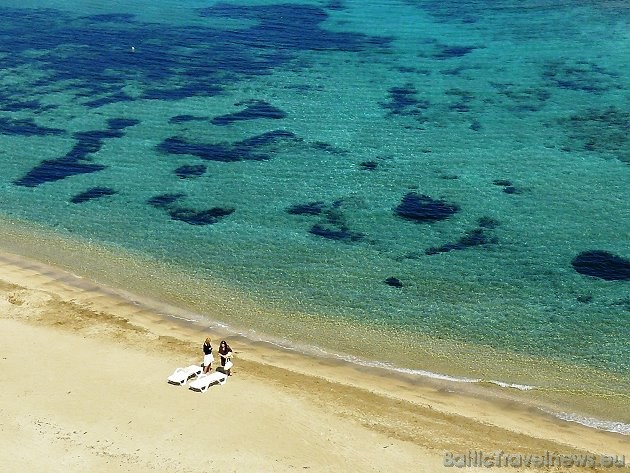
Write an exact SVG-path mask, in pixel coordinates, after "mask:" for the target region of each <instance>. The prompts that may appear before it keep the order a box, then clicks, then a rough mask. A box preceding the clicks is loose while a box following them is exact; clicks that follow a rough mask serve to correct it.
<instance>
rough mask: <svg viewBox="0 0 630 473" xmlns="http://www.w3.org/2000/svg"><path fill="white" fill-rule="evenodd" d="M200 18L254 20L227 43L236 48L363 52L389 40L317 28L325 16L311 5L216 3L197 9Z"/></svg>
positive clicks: (381, 45)
mask: <svg viewBox="0 0 630 473" xmlns="http://www.w3.org/2000/svg"><path fill="white" fill-rule="evenodd" d="M199 12H200V14H201V15H202V16H210V17H228V18H234V19H238V20H243V19H249V20H255V21H256V24H255V25H253V26H251V27H250V28H248V29H242V30H238V31H237V32H235V34H234V35H233V37H232V35H228V36H229V38H228V39H230V40H232V41H235V42H236V44H237V45H239V46H240V45H247V46H249V47H251V45H252V44H254V45H256V46H257V47H258V48H261V49H265V50H266V49H268V48H271V49H272V50H285V49H287V50H289V51H291V50H316V51H322V50H329V51H330V50H332V51H349V52H358V51H363V50H365V49H366V48H368V47H385V46H387V45H389V43H390V42H391V39H390V38H385V37H377V36H368V35H364V34H361V33H349V32H339V31H330V30H327V29H324V28H322V27H321V24H322V23H323V22H324V21H325V20H326V19H327V18H328V13H326V11H325V10H324V9H322V8H319V7H317V6H314V5H306V4H294V3H291V4H289V3H284V4H283V3H280V4H275V5H260V6H247V5H237V4H231V3H218V4H216V5H213V6H211V7H209V8H204V9H201V10H199Z"/></svg>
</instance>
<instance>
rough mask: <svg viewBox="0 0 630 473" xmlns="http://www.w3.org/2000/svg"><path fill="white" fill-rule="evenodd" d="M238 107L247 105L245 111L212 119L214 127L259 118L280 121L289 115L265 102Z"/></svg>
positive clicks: (255, 102) (246, 103)
mask: <svg viewBox="0 0 630 473" xmlns="http://www.w3.org/2000/svg"><path fill="white" fill-rule="evenodd" d="M235 105H236V106H237V107H238V106H241V105H246V107H245V109H244V110H241V111H240V112H234V113H228V114H226V115H219V116H218V117H214V118H213V119H212V123H213V124H214V125H229V124H231V123H234V122H238V121H244V120H255V119H259V118H266V119H273V120H279V119H282V118H285V117H286V116H287V114H286V113H285V112H284V111H282V110H280V109H279V108H277V107H274V106H273V105H271V104H269V103H267V102H265V101H263V100H252V101H247V102H239V103H237V104H235Z"/></svg>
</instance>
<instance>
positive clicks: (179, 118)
mask: <svg viewBox="0 0 630 473" xmlns="http://www.w3.org/2000/svg"><path fill="white" fill-rule="evenodd" d="M205 120H207V118H206V117H196V116H194V115H175V116H174V117H171V118H170V119H169V120H168V122H169V123H170V124H171V125H177V124H179V123H187V122H203V121H205Z"/></svg>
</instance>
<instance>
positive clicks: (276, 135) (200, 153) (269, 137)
mask: <svg viewBox="0 0 630 473" xmlns="http://www.w3.org/2000/svg"><path fill="white" fill-rule="evenodd" d="M284 140H289V141H295V140H299V138H297V136H296V135H295V134H294V133H291V132H290V131H285V130H274V131H269V132H266V133H261V134H259V135H255V136H252V137H249V138H246V139H244V140H242V141H237V142H235V143H234V144H232V145H229V144H226V143H190V142H188V141H186V140H185V139H184V138H180V137H178V136H173V137H170V138H167V139H165V140H164V141H162V143H160V144H159V145H158V147H157V149H158V151H160V152H162V153H167V154H189V155H192V156H197V157H198V158H201V159H203V160H206V161H219V162H236V161H264V160H267V159H271V155H270V154H268V153H260V152H259V150H260V148H264V147H266V146H268V145H273V144H276V143H278V142H279V141H284Z"/></svg>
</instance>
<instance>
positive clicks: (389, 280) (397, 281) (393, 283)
mask: <svg viewBox="0 0 630 473" xmlns="http://www.w3.org/2000/svg"><path fill="white" fill-rule="evenodd" d="M383 282H384V283H385V284H387V285H388V286H391V287H397V288H401V287H403V283H402V281H401V280H400V279H398V278H394V277H391V278H387V279H386V280H385V281H383Z"/></svg>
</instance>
